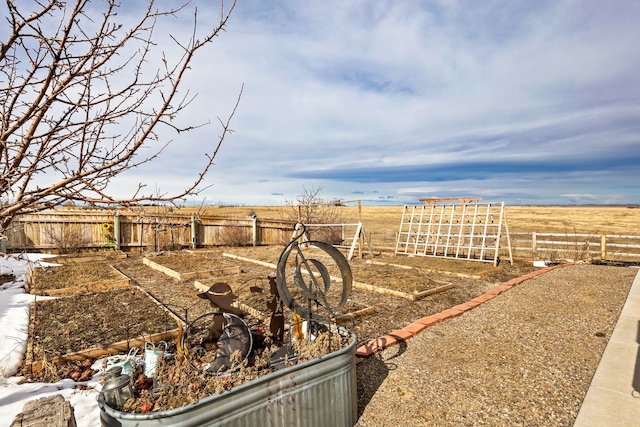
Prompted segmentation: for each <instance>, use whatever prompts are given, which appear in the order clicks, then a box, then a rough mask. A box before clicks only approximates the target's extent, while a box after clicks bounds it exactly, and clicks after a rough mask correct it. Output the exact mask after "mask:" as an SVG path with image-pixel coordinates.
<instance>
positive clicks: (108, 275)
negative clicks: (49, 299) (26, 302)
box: [25, 262, 130, 296]
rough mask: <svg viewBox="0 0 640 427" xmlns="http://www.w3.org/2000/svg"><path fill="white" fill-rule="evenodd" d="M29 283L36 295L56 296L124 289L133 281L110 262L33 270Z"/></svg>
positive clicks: (30, 288) (31, 269)
mask: <svg viewBox="0 0 640 427" xmlns="http://www.w3.org/2000/svg"><path fill="white" fill-rule="evenodd" d="M25 284H26V285H27V287H28V289H27V290H28V291H29V292H30V293H32V294H35V295H49V296H55V295H66V294H74V293H78V292H88V291H102V290H107V289H114V288H124V287H127V286H128V285H129V284H130V281H129V279H128V278H127V277H126V276H124V275H123V274H122V273H120V272H119V271H118V270H116V269H115V268H113V267H112V266H111V265H109V264H107V263H106V262H86V263H71V264H65V265H60V266H52V267H36V268H30V269H29V270H28V271H27V277H26V280H25Z"/></svg>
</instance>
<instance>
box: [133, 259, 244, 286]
mask: <svg viewBox="0 0 640 427" xmlns="http://www.w3.org/2000/svg"><path fill="white" fill-rule="evenodd" d="M142 262H143V263H144V264H145V265H147V266H149V267H150V268H153V269H154V270H158V271H160V272H162V273H164V274H166V275H167V276H169V277H173V278H175V279H178V280H187V279H198V278H203V277H210V276H220V275H227V274H240V267H238V266H235V265H232V264H231V263H230V262H227V261H226V260H224V259H223V258H221V257H216V258H211V257H203V256H198V255H194V254H189V253H186V254H181V253H174V254H168V255H160V256H155V257H145V258H143V260H142Z"/></svg>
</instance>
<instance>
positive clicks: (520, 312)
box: [356, 265, 638, 427]
mask: <svg viewBox="0 0 640 427" xmlns="http://www.w3.org/2000/svg"><path fill="white" fill-rule="evenodd" d="M637 273H638V269H637V268H624V267H608V266H594V265H572V266H566V267H563V268H557V269H555V270H552V271H550V272H548V273H545V274H542V275H540V276H537V277H535V278H533V279H531V280H527V281H525V282H523V283H521V284H519V285H517V286H516V287H514V288H512V289H510V290H509V291H507V292H505V293H503V294H501V295H499V296H498V297H497V298H494V299H493V300H491V301H488V302H486V303H484V304H482V305H480V306H478V307H476V308H474V309H473V310H470V311H468V312H466V313H464V314H463V315H461V316H459V317H456V318H453V319H449V320H446V321H444V322H441V323H439V324H436V325H434V326H432V327H430V328H428V329H426V330H425V331H423V332H422V333H421V334H419V335H417V336H416V337H414V338H412V339H410V340H408V341H406V343H403V344H402V345H396V346H393V347H391V348H389V349H387V350H385V351H383V352H382V353H379V354H378V355H376V356H373V357H371V358H369V359H366V360H364V361H363V362H362V363H360V364H359V365H358V367H357V377H358V402H359V414H360V417H359V420H358V423H357V424H356V425H357V426H359V427H369V426H372V427H373V426H375V427H381V426H394V427H397V426H432V425H433V426H477V425H488V426H525V425H526V426H545V427H546V426H571V425H573V422H574V420H575V417H576V415H577V413H578V410H579V409H580V405H581V403H582V400H583V398H584V396H585V393H586V391H587V389H588V387H589V384H590V382H591V379H592V377H593V374H594V372H595V370H596V367H597V365H598V362H599V360H600V357H601V356H602V353H603V351H604V349H605V347H606V344H607V341H608V340H609V337H610V336H611V333H612V331H613V328H614V326H615V324H616V322H617V319H618V316H619V314H620V311H621V310H622V307H623V305H624V303H625V300H626V297H627V294H628V292H629V289H630V286H631V284H632V282H633V279H634V277H635V275H636V274H637Z"/></svg>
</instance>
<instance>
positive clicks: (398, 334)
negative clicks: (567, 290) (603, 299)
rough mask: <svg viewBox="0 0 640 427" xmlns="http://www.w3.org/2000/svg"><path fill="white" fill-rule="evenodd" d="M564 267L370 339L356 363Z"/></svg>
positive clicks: (507, 284) (514, 281)
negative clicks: (522, 284)
mask: <svg viewBox="0 0 640 427" xmlns="http://www.w3.org/2000/svg"><path fill="white" fill-rule="evenodd" d="M565 265H567V264H559V265H554V266H552V267H545V268H541V269H540V270H535V271H532V272H531V273H528V274H525V275H524V276H520V277H516V278H515V279H511V280H509V281H508V282H505V283H503V284H501V285H498V286H496V287H495V288H493V289H490V290H489V291H487V292H486V293H484V294H482V295H480V296H479V297H476V298H473V299H472V300H471V301H468V302H466V303H463V304H458V305H456V306H454V307H451V308H448V309H446V310H444V311H441V312H440V313H436V314H432V315H431V316H426V317H423V318H421V319H418V320H416V321H415V322H413V323H411V324H409V325H407V326H405V327H404V328H402V329H397V330H395V331H392V332H389V333H388V334H386V335H383V336H381V337H378V338H375V339H372V340H371V341H369V342H368V343H366V344H365V345H362V346H360V347H358V348H357V349H356V363H360V362H361V361H362V359H364V358H368V357H371V356H373V355H374V354H376V353H378V352H379V351H382V350H384V349H386V348H389V347H391V346H393V345H396V344H398V343H400V342H404V341H406V340H408V339H409V338H412V337H414V336H416V335H418V334H419V333H420V332H422V331H423V330H425V329H427V328H428V327H430V326H432V325H435V324H436V323H440V322H443V321H445V320H447V319H451V318H454V317H457V316H460V315H461V314H462V313H464V312H465V311H468V310H471V309H473V308H476V307H477V306H479V305H481V304H482V303H485V302H487V301H490V300H492V299H493V298H495V297H496V296H498V295H500V294H501V293H503V292H506V291H508V290H509V289H511V288H513V287H514V286H516V285H519V284H520V283H522V282H524V281H525V280H529V279H531V278H533V277H536V276H539V275H540V274H544V273H547V272H549V271H551V270H554V269H556V268H559V267H564V266H565Z"/></svg>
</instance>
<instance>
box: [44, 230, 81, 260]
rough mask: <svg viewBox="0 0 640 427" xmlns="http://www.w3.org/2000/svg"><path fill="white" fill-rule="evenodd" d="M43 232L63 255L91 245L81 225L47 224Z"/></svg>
mask: <svg viewBox="0 0 640 427" xmlns="http://www.w3.org/2000/svg"><path fill="white" fill-rule="evenodd" d="M43 231H44V235H45V237H46V238H47V240H48V242H49V243H51V244H53V245H54V246H55V247H56V249H58V251H59V252H60V253H61V254H68V253H73V252H78V251H79V250H80V249H82V248H85V247H87V246H89V244H90V243H91V239H90V238H89V237H87V234H86V233H85V230H84V229H83V227H82V225H81V224H55V225H54V224H46V225H45V226H44V228H43Z"/></svg>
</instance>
